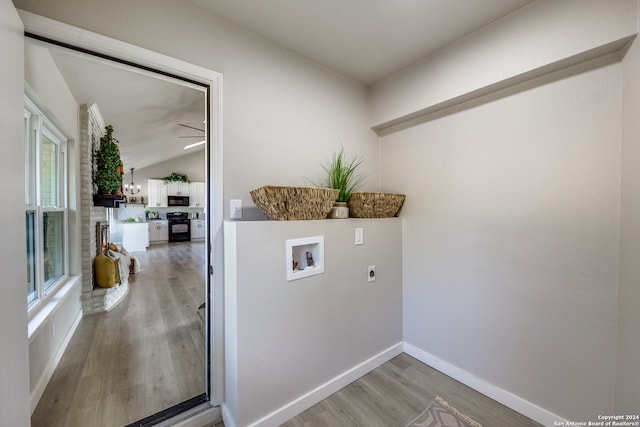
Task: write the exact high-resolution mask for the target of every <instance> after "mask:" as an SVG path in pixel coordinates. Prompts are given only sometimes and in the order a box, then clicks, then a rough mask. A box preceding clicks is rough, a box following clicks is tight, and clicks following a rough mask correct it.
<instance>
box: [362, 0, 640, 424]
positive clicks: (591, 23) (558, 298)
mask: <svg viewBox="0 0 640 427" xmlns="http://www.w3.org/2000/svg"><path fill="white" fill-rule="evenodd" d="M558 8H559V9H558ZM636 8H637V3H636V2H535V3H533V4H532V5H531V6H528V7H526V8H525V9H523V10H521V11H519V12H516V14H514V16H511V17H508V18H506V19H504V20H501V21H498V22H496V23H495V24H494V25H492V26H489V27H486V28H484V29H483V30H482V33H481V34H480V36H479V37H477V38H475V37H474V38H469V39H467V40H464V41H462V42H460V43H459V44H457V45H454V46H452V47H450V48H448V49H446V50H445V51H444V52H442V55H444V60H443V61H442V62H440V56H439V55H435V56H434V57H432V58H429V60H428V61H427V62H425V63H421V64H417V65H416V66H415V67H411V68H410V69H408V70H406V71H405V72H403V73H400V75H398V76H396V77H394V78H392V79H390V80H389V81H388V82H384V83H383V84H382V85H380V86H379V87H376V88H374V90H373V102H374V106H373V109H374V111H375V113H374V117H378V118H379V120H380V121H381V122H382V121H384V120H392V119H395V118H398V117H402V116H403V115H411V113H412V112H415V111H419V110H421V109H423V108H424V107H425V106H433V105H437V104H438V103H439V102H445V101H447V100H450V99H453V98H455V97H456V96H460V95H461V94H463V93H467V92H468V91H473V90H474V87H475V88H477V87H481V86H482V85H487V84H490V83H491V82H502V81H504V80H503V79H508V78H509V76H510V75H512V74H513V73H507V74H505V67H506V70H507V71H509V68H510V65H514V66H515V65H517V66H518V67H522V68H521V70H520V71H519V72H521V73H527V70H528V69H530V68H531V67H534V66H535V67H542V68H545V64H548V63H549V61H555V62H560V63H563V59H562V57H563V55H572V56H575V55H580V53H581V52H582V53H584V52H585V51H590V52H591V53H590V54H589V55H585V56H582V58H587V57H595V56H597V55H594V54H593V53H594V52H593V49H596V52H598V51H599V49H597V48H598V47H600V46H603V45H608V44H609V43H610V42H615V41H616V40H618V39H619V38H620V37H625V36H628V35H632V34H633V33H635V32H636V31H637V24H636V19H637V14H636ZM525 13H526V15H524V14H525ZM604 17H606V19H605V18H604ZM527 23H528V25H527ZM529 28H538V29H540V30H539V31H537V32H536V33H535V37H534V33H528V31H527V30H528V29H529ZM542 28H543V29H544V31H543V30H542ZM498 36H500V37H498ZM511 41H520V43H519V49H520V50H521V52H520V53H518V55H516V56H515V57H509V56H505V51H509V50H508V49H507V50H505V49H504V47H505V45H510V43H511ZM525 41H527V43H525ZM471 47H473V51H474V52H473V55H471V54H470V50H469V49H470V48H471ZM603 52H607V50H606V49H605V50H602V51H600V52H599V53H603ZM523 55H526V56H527V58H526V60H525V58H523V57H522V56H523ZM480 58H481V59H482V61H483V63H484V65H483V66H482V67H481V68H480V74H481V75H482V80H483V82H479V80H478V79H477V76H476V75H475V74H476V73H477V71H478V67H476V65H478V62H476V61H479V60H480ZM618 59H619V56H616V55H613V56H608V57H604V58H601V59H595V60H593V61H591V62H589V63H586V64H582V65H580V66H577V67H574V68H572V69H568V70H566V71H560V72H557V73H555V74H553V75H549V76H546V77H541V78H538V79H536V80H534V81H530V82H525V83H522V84H520V85H516V86H514V87H511V89H508V90H504V91H502V92H501V93H498V94H495V95H494V96H493V97H486V98H484V99H482V100H480V101H478V102H476V103H469V104H467V105H465V106H464V108H458V109H457V110H456V109H453V110H449V111H446V114H445V113H442V114H441V116H440V117H436V118H433V119H432V120H430V121H428V120H427V121H423V122H422V123H417V124H413V123H408V124H407V125H406V126H405V128H404V129H402V130H398V131H395V132H394V131H391V132H390V133H389V134H387V135H385V136H383V137H382V138H381V144H382V146H381V181H382V183H383V186H382V187H383V189H384V190H390V191H402V192H405V193H406V194H407V201H406V203H405V206H404V207H403V211H402V216H403V218H404V237H403V253H404V260H403V263H404V267H403V276H404V340H405V342H408V343H409V344H411V345H413V346H415V348H417V349H418V353H421V354H424V355H428V356H429V357H433V358H434V359H437V360H441V361H444V364H445V365H446V366H448V367H450V368H451V371H452V372H454V371H457V372H458V373H459V372H463V373H464V375H463V377H464V378H463V380H470V379H474V378H475V379H478V380H479V382H484V384H488V385H489V387H488V391H489V392H494V393H495V396H494V397H497V398H499V399H502V401H504V402H506V403H507V404H508V405H511V406H518V408H520V409H521V411H522V412H525V414H527V415H529V416H533V417H537V419H538V420H539V421H541V422H544V423H549V422H552V421H553V419H554V414H557V415H559V416H561V417H565V418H568V419H576V420H589V419H592V420H596V416H597V415H598V414H603V413H611V412H613V411H614V407H615V405H614V394H615V393H614V390H615V387H616V382H615V379H616V363H617V360H618V355H617V348H618V345H620V346H621V348H625V349H626V354H625V360H626V361H627V364H626V365H624V366H623V365H621V366H619V367H618V371H617V376H618V381H619V384H618V397H620V395H622V394H625V392H626V389H627V388H629V387H632V384H634V385H637V381H635V379H637V378H638V376H637V374H638V368H637V366H634V365H633V362H631V360H637V355H638V348H637V345H636V344H633V342H634V341H632V340H633V339H635V338H637V332H631V328H632V327H635V326H636V325H637V320H638V319H637V314H634V313H633V311H632V310H633V309H632V308H631V304H633V303H632V302H629V303H628V307H627V308H625V309H623V311H622V312H621V313H622V314H623V315H624V319H623V318H621V319H620V325H619V323H618V261H619V258H618V251H619V243H620V242H619V239H620V237H619V236H620V235H621V234H622V233H620V234H619V229H618V228H619V226H620V213H621V196H620V186H621V166H620V163H621V132H622V122H621V114H622V107H621V102H622V91H623V86H622V78H621V65H620V63H619V62H616V61H617V60H618ZM625 61H627V60H625ZM465 63H466V66H465V67H462V64H465ZM516 63H518V64H516ZM505 64H506V65H505ZM454 65H455V68H450V67H454ZM633 67H635V68H633ZM633 67H632V66H629V71H630V72H629V77H628V78H629V79H630V80H637V73H635V74H633V73H634V71H637V65H635V66H633ZM556 69H557V68H555V67H549V68H547V69H546V71H552V70H556ZM444 75H446V76H447V77H448V79H444V78H443V77H442V76H444ZM540 75H542V74H536V75H534V76H540ZM464 77H468V78H469V81H470V82H471V83H470V84H471V85H472V86H473V87H466V88H464V87H463V88H461V87H460V86H461V85H462V83H463V82H464ZM449 79H450V80H451V83H452V84H451V85H449V84H448V80H449ZM498 86H500V85H498ZM508 86H509V85H505V86H504V87H508ZM393 89H398V92H394V90H393ZM411 89H412V92H411ZM410 92H411V94H410ZM435 94H437V97H436V96H435ZM432 95H433V96H432ZM443 100H444V101H443ZM387 101H388V102H387ZM634 102H635V101H634ZM633 111H634V110H632V111H630V114H631V115H633ZM376 114H377V115H376ZM374 120H375V118H374ZM375 123H377V122H375V121H374V124H375ZM636 126H637V125H636ZM632 129H633V130H635V128H632ZM634 142H635V141H633V137H632V136H631V135H630V136H629V139H628V141H627V144H626V145H625V147H626V149H629V150H631V152H633V149H634V148H633V147H634ZM631 163H633V160H631ZM632 167H633V166H632V164H629V169H628V170H627V172H626V174H623V177H624V180H625V181H623V185H624V182H626V185H628V189H627V195H629V196H634V197H635V196H637V194H638V192H637V191H635V187H632V183H633V182H636V181H633V175H634V174H635V173H636V172H635V171H633V170H632V169H631V168H632ZM623 188H624V186H623ZM629 203H633V202H632V199H630V200H629ZM623 209H627V208H623ZM631 213H632V210H631V206H629V210H628V212H627V214H628V215H630V214H631ZM633 224H634V222H633V221H631V220H629V221H628V223H627V225H626V226H625V225H623V229H622V230H623V233H624V232H625V227H626V228H627V229H628V231H631V229H632V228H633ZM625 242H626V243H627V244H626V245H625V244H624V243H625ZM635 245H637V242H634V240H633V237H631V238H630V239H629V240H628V241H627V240H626V239H625V240H623V246H622V247H623V251H624V250H625V248H630V252H629V258H628V259H629V262H628V267H631V265H632V263H633V261H631V258H633V259H635V257H634V254H635V253H636V252H634V248H635ZM634 279H635V280H634ZM631 282H633V283H634V284H636V283H637V274H636V273H635V271H634V272H633V273H631V272H630V276H629V283H628V284H627V285H626V290H625V292H626V294H627V296H628V297H633V296H637V295H636V293H637V291H635V290H634V289H633V288H634V286H632V285H631ZM634 301H635V300H634ZM452 310H456V312H457V313H460V314H458V315H457V316H456V320H455V321H448V322H447V324H446V325H442V322H441V319H442V318H444V317H446V316H450V314H451V312H452ZM627 320H628V321H629V322H631V323H627ZM424 325H440V326H434V327H425V326H424ZM618 329H620V330H621V331H626V332H625V335H624V336H621V341H620V343H619V342H618V339H617V331H618ZM627 375H631V376H630V378H629V379H628V380H622V381H623V383H624V384H620V378H621V377H625V376H627ZM638 403H639V402H638V400H637V394H636V395H635V396H633V397H631V401H630V402H628V403H626V404H625V406H624V407H625V408H634V407H635V408H636V409H637V407H638ZM634 405H635V406H634ZM629 410H630V409H629Z"/></svg>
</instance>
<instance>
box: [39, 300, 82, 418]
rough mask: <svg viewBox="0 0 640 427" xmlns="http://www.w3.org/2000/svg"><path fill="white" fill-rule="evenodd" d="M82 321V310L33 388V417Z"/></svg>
mask: <svg viewBox="0 0 640 427" xmlns="http://www.w3.org/2000/svg"><path fill="white" fill-rule="evenodd" d="M80 320H82V310H79V311H78V314H76V317H75V318H74V319H73V322H72V323H71V326H70V327H69V329H68V330H67V333H66V334H65V336H64V339H63V340H62V342H61V343H60V346H59V347H58V350H57V351H56V352H55V354H54V355H53V357H52V358H51V359H50V360H49V363H47V366H46V368H45V369H44V371H43V372H42V376H41V377H40V379H39V380H38V383H37V384H36V386H35V387H34V388H33V390H32V392H31V414H32V415H33V411H35V409H36V406H38V402H40V398H41V397H42V393H44V389H45V388H47V384H49V380H50V379H51V376H52V375H53V372H54V371H55V370H56V367H57V366H58V363H60V359H62V355H63V354H64V351H65V350H66V349H67V346H68V345H69V341H71V338H72V337H73V334H74V332H75V331H76V329H77V328H78V325H79V324H80Z"/></svg>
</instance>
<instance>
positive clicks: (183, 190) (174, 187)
mask: <svg viewBox="0 0 640 427" xmlns="http://www.w3.org/2000/svg"><path fill="white" fill-rule="evenodd" d="M160 182H162V181H160ZM166 187H167V193H166V195H168V196H183V197H189V195H190V194H191V183H189V182H180V181H171V182H169V183H167V185H166Z"/></svg>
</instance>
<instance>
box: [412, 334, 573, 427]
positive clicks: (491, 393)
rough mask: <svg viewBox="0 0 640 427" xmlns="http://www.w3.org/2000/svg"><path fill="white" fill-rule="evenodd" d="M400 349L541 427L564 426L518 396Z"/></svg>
mask: <svg viewBox="0 0 640 427" xmlns="http://www.w3.org/2000/svg"><path fill="white" fill-rule="evenodd" d="M402 348H403V351H404V352H405V353H407V354H408V355H409V356H412V357H415V358H416V359H418V360H419V361H421V362H423V363H426V364H427V365H429V366H431V367H432V368H435V369H437V370H438V371H440V372H442V373H444V374H446V375H448V376H450V377H451V378H455V379H456V380H458V381H460V382H461V383H463V384H465V385H467V386H469V387H471V388H472V389H474V390H476V391H479V392H480V393H482V394H484V395H485V396H488V397H490V398H492V399H493V400H495V401H497V402H500V403H502V404H503V405H505V406H506V407H508V408H511V409H513V410H514V411H516V412H519V413H521V414H522V415H524V416H526V417H529V418H531V419H532V420H534V421H537V422H539V423H540V424H542V425H545V426H553V425H559V424H555V423H556V422H564V423H565V424H562V425H566V421H567V420H566V419H564V418H562V417H560V416H558V415H556V414H554V413H552V412H549V411H547V410H546V409H544V408H541V407H539V406H538V405H536V404H534V403H531V402H529V401H528V400H525V399H523V398H521V397H520V396H516V395H515V394H513V393H511V392H508V391H506V390H504V389H502V388H500V387H498V386H496V385H494V384H491V383H490V382H488V381H485V380H483V379H482V378H478V377H476V376H475V375H473V374H470V373H469V372H467V371H465V370H462V369H460V368H458V367H457V366H454V365H452V364H451V363H449V362H446V361H444V360H442V359H440V358H438V357H436V356H434V355H433V354H431V353H428V352H426V351H424V350H422V349H420V348H418V347H416V346H414V345H412V344H409V343H407V342H404V343H403V347H402Z"/></svg>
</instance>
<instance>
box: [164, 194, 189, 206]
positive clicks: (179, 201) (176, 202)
mask: <svg viewBox="0 0 640 427" xmlns="http://www.w3.org/2000/svg"><path fill="white" fill-rule="evenodd" d="M167 204H168V205H169V207H171V206H189V196H167Z"/></svg>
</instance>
